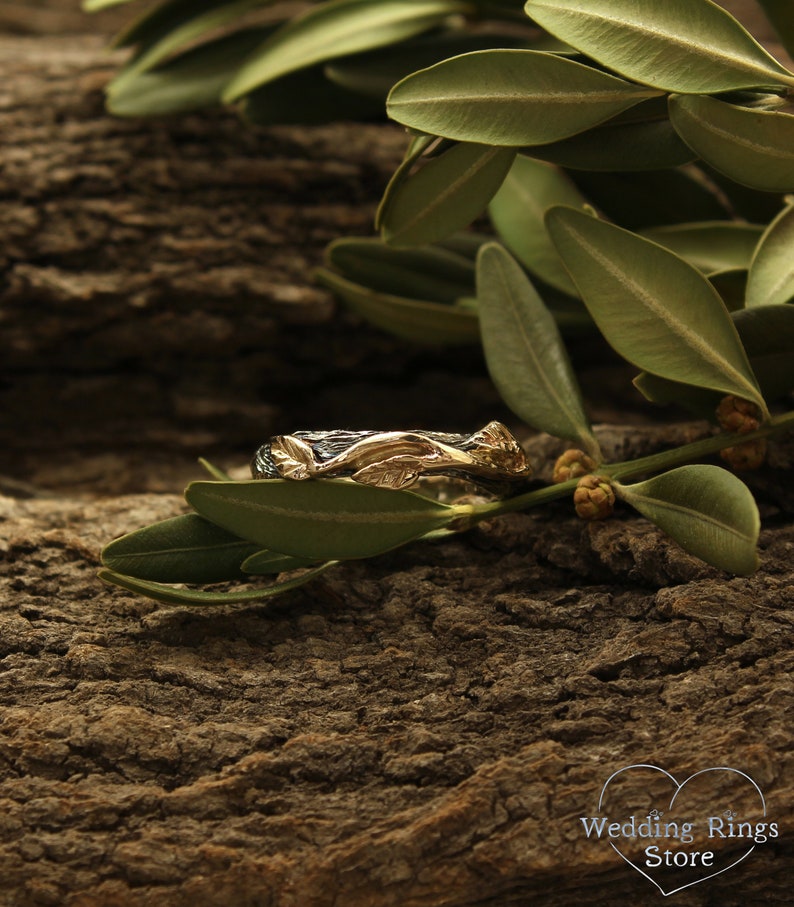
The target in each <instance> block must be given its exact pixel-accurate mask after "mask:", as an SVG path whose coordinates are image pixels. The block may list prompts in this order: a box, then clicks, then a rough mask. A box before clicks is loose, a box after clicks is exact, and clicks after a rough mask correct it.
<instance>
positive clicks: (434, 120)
mask: <svg viewBox="0 0 794 907" xmlns="http://www.w3.org/2000/svg"><path fill="white" fill-rule="evenodd" d="M656 94H657V92H655V91H653V90H652V89H646V88H642V87H640V86H638V85H633V84H631V83H630V82H626V81H624V80H623V79H618V78H615V77H614V76H610V75H607V74H606V73H603V72H600V71H599V70H597V69H593V68H592V67H590V66H583V65H582V64H581V63H575V62H573V61H572V60H568V59H566V58H565V57H559V56H555V55H554V54H547V53H541V52H538V51H533V50H488V51H480V52H476V53H470V54H463V55H462V56H459V57H453V58H452V59H450V60H444V61H443V62H441V63H437V64H436V65H435V66H431V67H430V68H429V69H423V70H421V71H420V72H416V73H414V74H413V75H410V76H408V78H406V79H403V81H402V82H398V84H397V85H395V86H394V88H393V89H392V91H391V93H390V94H389V99H388V102H387V112H388V114H389V116H391V117H392V119H395V120H397V122H398V123H403V124H404V125H405V126H410V127H411V128H412V129H418V130H420V131H422V132H427V133H430V134H432V135H440V136H444V137H445V138H450V139H456V140H458V141H463V142H481V143H483V144H487V145H506V146H520V145H542V144H544V143H546V142H555V141H558V140H559V139H564V138H567V137H568V136H571V135H575V134H576V133H578V132H583V131H584V130H585V129H589V128H590V127H591V126H595V125H596V124H597V123H601V122H603V121H604V120H607V119H609V118H610V117H612V116H614V115H615V114H617V113H620V112H621V111H622V110H626V109H627V108H629V107H631V106H632V105H634V104H637V103H639V102H640V101H642V100H645V99H646V98H649V97H653V96H654V95H656Z"/></svg>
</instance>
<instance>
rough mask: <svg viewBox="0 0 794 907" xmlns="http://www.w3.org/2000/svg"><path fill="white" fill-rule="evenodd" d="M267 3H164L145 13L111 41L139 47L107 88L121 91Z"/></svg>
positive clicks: (177, 0)
mask: <svg viewBox="0 0 794 907" xmlns="http://www.w3.org/2000/svg"><path fill="white" fill-rule="evenodd" d="M269 2H271V0H168V2H166V3H162V4H160V5H159V6H155V7H154V8H153V9H151V10H149V11H147V12H146V13H144V14H143V16H141V17H140V18H139V19H137V20H135V21H133V22H132V24H131V25H130V26H129V27H128V28H126V29H125V30H124V31H122V32H121V33H120V34H119V35H118V36H117V37H116V39H115V41H114V44H115V45H116V46H117V47H129V46H132V45H135V44H138V45H139V48H138V51H137V53H136V54H135V56H134V57H133V58H132V60H130V62H129V63H128V64H127V65H126V66H124V68H123V69H122V70H121V72H120V73H119V74H118V75H117V76H116V78H115V79H113V81H112V82H111V83H110V85H109V86H108V88H107V91H108V94H109V95H113V93H114V92H116V91H122V90H123V89H124V88H125V87H126V84H127V82H128V80H131V79H133V78H134V77H135V76H136V75H137V74H138V73H141V72H143V71H145V70H147V69H151V68H152V67H154V66H156V65H157V64H158V63H161V62H163V60H165V59H166V58H167V57H168V56H169V55H170V54H172V53H174V52H175V51H177V50H180V49H181V48H184V47H185V46H186V45H188V44H190V43H192V42H195V41H197V40H198V39H199V38H201V37H202V36H204V35H206V34H208V33H209V32H211V31H213V30H214V29H216V28H218V27H220V26H222V25H225V24H226V23H227V22H232V21H234V20H235V19H236V18H237V17H238V16H241V15H242V14H243V13H246V12H247V11H248V10H250V9H253V8H255V7H256V6H262V5H265V4H267V3H269Z"/></svg>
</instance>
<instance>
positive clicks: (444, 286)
mask: <svg viewBox="0 0 794 907" xmlns="http://www.w3.org/2000/svg"><path fill="white" fill-rule="evenodd" d="M325 260H326V262H327V263H328V264H329V265H330V266H331V267H332V268H335V269H336V270H338V271H341V273H342V276H343V277H344V278H345V279H346V280H349V281H352V282H353V283H358V284H362V285H364V286H366V287H369V288H370V289H372V290H375V291H376V292H379V293H388V294H389V295H391V296H403V297H407V298H408V299H419V300H424V301H426V300H434V301H437V302H448V303H453V302H455V301H456V300H457V299H460V298H461V297H462V296H471V295H472V294H473V293H474V263H473V262H472V261H471V260H470V259H468V258H464V257H463V256H462V255H458V254H456V253H455V252H450V251H448V250H447V249H442V248H440V247H438V246H427V247H425V248H421V249H395V248H393V247H391V246H387V245H386V244H385V243H383V242H381V241H380V240H378V239H337V240H335V241H334V242H332V243H331V245H330V246H328V248H327V249H326V250H325Z"/></svg>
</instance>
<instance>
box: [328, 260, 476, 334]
mask: <svg viewBox="0 0 794 907" xmlns="http://www.w3.org/2000/svg"><path fill="white" fill-rule="evenodd" d="M315 278H316V279H317V282H318V283H320V284H322V285H323V286H324V287H327V288H328V289H329V290H331V291H332V292H333V293H334V294H335V295H336V296H337V297H338V298H339V299H340V300H342V302H344V303H345V305H347V306H348V307H349V308H350V309H352V310H353V311H354V312H357V313H358V314H359V315H361V317H362V318H365V319H366V320H367V321H369V322H370V323H371V324H374V325H375V326H376V327H379V328H381V329H382V330H384V331H388V332H389V333H390V334H394V335H395V336H397V337H402V338H403V340H408V341H410V342H412V343H420V344H422V345H425V346H455V345H458V344H464V345H465V344H472V343H478V342H479V339H480V323H479V320H478V318H477V313H476V311H474V310H472V309H471V308H469V307H468V306H463V305H461V304H457V305H449V304H446V303H441V302H432V301H430V300H425V301H422V300H419V299H407V298H405V297H401V296H393V295H391V294H389V293H378V292H376V291H375V290H372V289H370V288H369V287H366V286H362V285H361V284H358V283H353V282H352V281H350V280H345V278H344V277H341V276H340V275H339V274H336V273H335V272H333V271H329V270H328V269H327V268H320V269H318V270H317V271H316V272H315Z"/></svg>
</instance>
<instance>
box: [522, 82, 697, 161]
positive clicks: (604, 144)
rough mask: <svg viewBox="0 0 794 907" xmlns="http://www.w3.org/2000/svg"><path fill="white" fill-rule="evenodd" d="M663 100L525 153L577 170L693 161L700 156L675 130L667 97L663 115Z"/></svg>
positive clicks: (535, 147) (651, 101) (640, 106)
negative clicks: (660, 105)
mask: <svg viewBox="0 0 794 907" xmlns="http://www.w3.org/2000/svg"><path fill="white" fill-rule="evenodd" d="M660 100H662V99H660V98H652V99H651V100H649V101H643V102H641V103H640V104H637V105H636V106H635V107H631V108H630V109H629V110H627V111H626V112H625V113H622V114H619V115H618V116H617V117H613V118H612V119H611V120H607V122H606V123H601V124H600V125H599V126H595V127H594V128H593V129H588V130H587V131H586V132H580V133H579V134H578V135H573V136H571V137H570V138H567V139H562V140H561V141H559V142H551V143H549V144H547V145H537V146H534V147H529V148H523V149H522V153H523V154H528V155H530V157H535V158H539V159H540V160H543V161H549V162H550V163H552V164H559V165H560V166H561V167H570V168H571V169H573V170H595V171H603V172H614V171H633V170H640V171H642V170H663V169H666V168H668V167H677V166H679V165H680V164H686V163H689V162H690V161H692V160H694V159H695V157H696V155H695V153H694V152H693V151H692V150H691V149H690V148H689V146H688V145H686V144H684V142H683V141H682V140H681V138H680V137H679V135H678V133H677V132H676V131H675V129H673V124H672V123H671V122H670V120H669V118H668V116H667V109H666V108H667V100H666V99H664V105H665V110H664V114H663V115H660V114H659V112H658V108H657V103H658V102H659V101H660ZM646 110H647V113H645V111H646Z"/></svg>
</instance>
